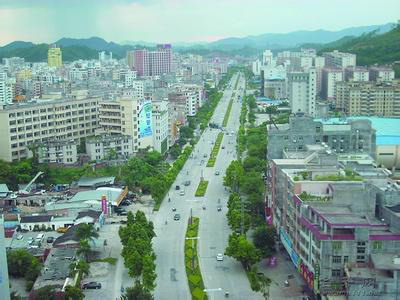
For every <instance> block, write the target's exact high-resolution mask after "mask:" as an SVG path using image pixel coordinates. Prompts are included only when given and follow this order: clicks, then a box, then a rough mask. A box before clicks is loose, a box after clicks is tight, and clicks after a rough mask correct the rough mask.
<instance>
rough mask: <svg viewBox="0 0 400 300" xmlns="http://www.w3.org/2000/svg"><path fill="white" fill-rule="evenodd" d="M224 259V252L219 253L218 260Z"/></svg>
mask: <svg viewBox="0 0 400 300" xmlns="http://www.w3.org/2000/svg"><path fill="white" fill-rule="evenodd" d="M223 260H224V255H223V254H222V253H218V254H217V261H223Z"/></svg>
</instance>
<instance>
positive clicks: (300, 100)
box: [288, 69, 316, 116]
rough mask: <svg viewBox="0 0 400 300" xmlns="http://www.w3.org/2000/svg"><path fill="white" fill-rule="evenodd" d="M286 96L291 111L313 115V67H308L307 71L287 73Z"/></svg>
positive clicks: (314, 87) (314, 98)
mask: <svg viewBox="0 0 400 300" xmlns="http://www.w3.org/2000/svg"><path fill="white" fill-rule="evenodd" d="M288 98H289V104H290V108H291V110H292V112H293V113H297V112H303V113H306V114H307V115H310V116H314V115H315V110H316V106H315V100H316V72H315V69H309V70H308V72H292V73H288Z"/></svg>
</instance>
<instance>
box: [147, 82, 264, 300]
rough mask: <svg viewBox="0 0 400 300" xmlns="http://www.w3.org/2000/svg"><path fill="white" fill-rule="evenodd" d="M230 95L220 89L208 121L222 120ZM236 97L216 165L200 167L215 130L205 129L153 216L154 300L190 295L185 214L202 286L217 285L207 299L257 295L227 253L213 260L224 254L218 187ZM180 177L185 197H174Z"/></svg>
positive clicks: (230, 155)
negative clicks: (193, 220)
mask: <svg viewBox="0 0 400 300" xmlns="http://www.w3.org/2000/svg"><path fill="white" fill-rule="evenodd" d="M237 76H238V74H236V75H234V76H233V77H232V79H231V82H230V86H231V87H232V88H233V87H234V85H235V82H236V79H237ZM244 84H245V83H244V78H243V76H242V79H241V81H240V84H239V85H238V87H239V86H242V87H244ZM228 86H229V85H228ZM232 93H233V91H232V90H231V89H227V90H226V91H225V92H224V95H223V97H222V98H221V100H220V102H219V104H218V106H217V108H216V110H215V113H214V115H213V118H212V122H215V123H219V124H222V120H223V118H224V115H225V112H226V109H227V107H228V103H229V100H230V98H231V96H232ZM236 94H237V93H236ZM236 99H237V98H236V97H235V101H234V103H233V107H232V111H231V115H230V118H229V122H228V126H227V129H228V132H229V136H224V139H223V141H222V145H224V146H225V149H220V152H219V154H218V158H217V162H216V166H215V167H214V168H206V163H207V159H208V157H209V155H210V152H211V149H212V146H213V145H212V142H215V140H216V137H217V134H218V132H220V131H219V130H217V129H206V130H205V132H204V133H203V135H202V137H201V139H200V140H199V142H198V143H197V145H196V146H195V148H194V151H193V155H194V157H193V158H190V159H188V161H187V162H186V164H185V166H184V168H183V169H182V171H181V172H180V174H179V175H178V177H177V179H176V181H175V183H174V184H173V185H172V187H171V190H170V191H169V197H170V198H171V202H168V200H164V201H163V203H162V205H161V207H160V210H159V212H158V213H157V215H156V217H155V218H154V225H155V232H156V235H157V237H156V238H154V241H153V245H154V251H155V253H156V255H157V261H156V266H157V268H156V272H157V287H156V289H155V293H154V297H155V299H190V298H191V296H190V291H189V287H188V284H187V278H186V271H185V264H184V252H183V249H184V241H185V232H186V224H187V220H188V218H189V216H190V213H191V212H192V213H193V215H195V216H199V217H200V228H199V236H200V240H199V256H200V267H201V270H202V275H203V278H204V283H205V286H206V288H207V289H217V290H216V291H215V292H211V293H209V298H210V299H222V298H225V296H224V292H225V291H229V293H230V297H229V298H230V299H261V297H260V296H258V295H257V294H255V293H253V292H252V291H251V289H250V285H249V283H248V279H247V277H246V274H245V272H244V271H243V268H242V267H241V265H240V264H239V263H238V262H236V261H235V260H233V259H231V258H229V257H225V258H224V261H223V262H217V261H216V259H215V255H216V254H217V253H224V251H225V247H226V245H227V240H228V236H229V234H230V229H229V227H228V225H227V220H226V216H225V214H226V211H227V208H226V202H227V198H228V196H229V194H228V192H226V191H225V190H224V187H223V185H222V180H223V176H224V175H223V174H224V172H225V169H226V168H227V167H228V165H229V163H230V161H231V160H233V159H235V158H236V154H235V145H236V135H231V131H234V132H235V133H236V132H237V130H238V127H239V116H240V108H241V104H240V103H239V101H237V100H236ZM228 142H229V143H228ZM204 155H207V158H204ZM202 161H203V162H202ZM215 171H219V172H220V175H215ZM201 176H204V177H205V180H208V181H209V185H208V189H207V193H206V195H205V197H202V198H195V197H194V193H195V191H196V188H197V186H198V184H199V182H200V177H201ZM185 180H190V181H191V184H190V186H188V187H185V195H184V196H180V195H179V191H177V190H175V186H176V185H180V186H181V187H182V186H183V185H182V183H183V182H184V181H185ZM167 198H168V196H167ZM218 199H220V202H221V205H222V206H223V209H222V211H220V212H218V211H217V206H218ZM203 206H205V207H206V209H205V210H204V209H202V207H203ZM172 208H176V213H179V214H180V216H181V219H180V220H179V221H174V220H173V216H174V214H175V212H172ZM219 289H220V290H219Z"/></svg>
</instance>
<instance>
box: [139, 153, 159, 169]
mask: <svg viewBox="0 0 400 300" xmlns="http://www.w3.org/2000/svg"><path fill="white" fill-rule="evenodd" d="M143 159H144V161H145V162H146V163H147V164H149V165H151V166H153V167H158V166H159V165H160V163H161V162H162V161H163V156H162V154H161V153H160V152H157V151H149V152H146V154H145V155H144V157H143Z"/></svg>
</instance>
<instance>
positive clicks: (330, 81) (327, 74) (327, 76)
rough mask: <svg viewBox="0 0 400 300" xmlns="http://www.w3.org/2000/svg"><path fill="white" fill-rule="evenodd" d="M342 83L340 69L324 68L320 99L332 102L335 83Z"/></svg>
mask: <svg viewBox="0 0 400 300" xmlns="http://www.w3.org/2000/svg"><path fill="white" fill-rule="evenodd" d="M338 81H344V78H343V71H342V69H337V68H324V69H322V85H321V97H322V98H323V99H325V100H328V102H332V101H334V99H335V96H336V89H335V88H336V83H337V82H338Z"/></svg>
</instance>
